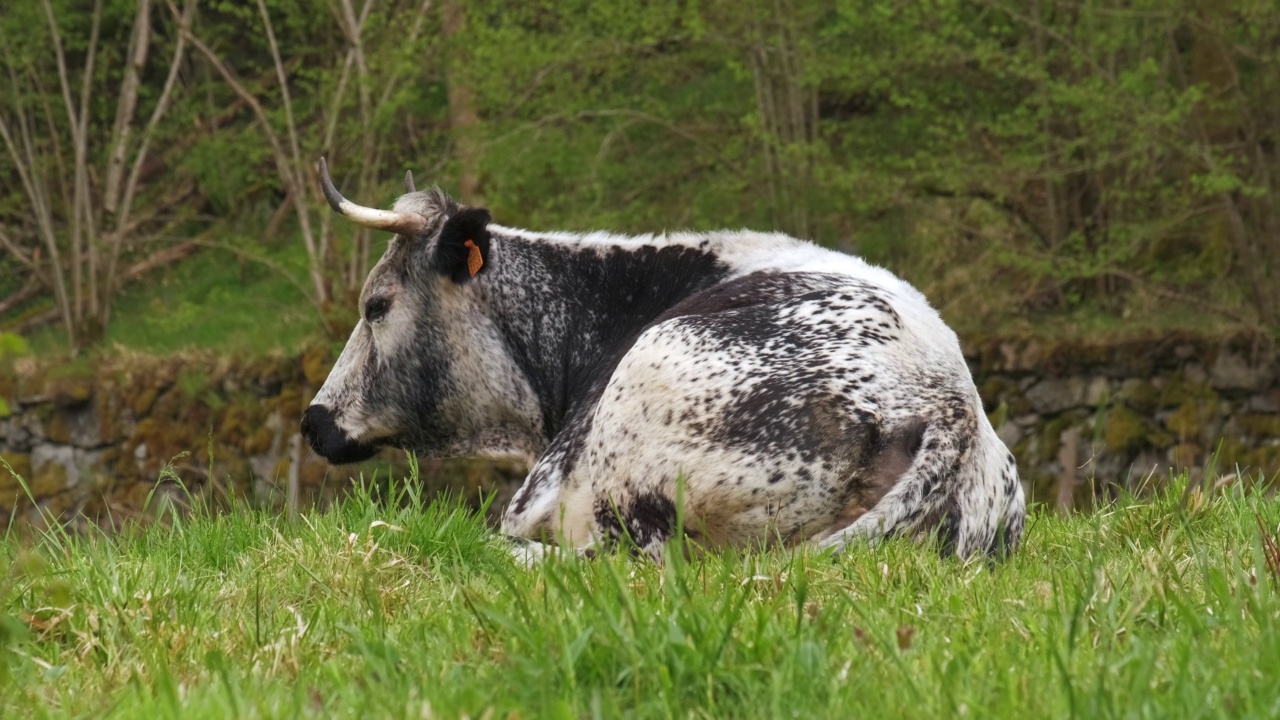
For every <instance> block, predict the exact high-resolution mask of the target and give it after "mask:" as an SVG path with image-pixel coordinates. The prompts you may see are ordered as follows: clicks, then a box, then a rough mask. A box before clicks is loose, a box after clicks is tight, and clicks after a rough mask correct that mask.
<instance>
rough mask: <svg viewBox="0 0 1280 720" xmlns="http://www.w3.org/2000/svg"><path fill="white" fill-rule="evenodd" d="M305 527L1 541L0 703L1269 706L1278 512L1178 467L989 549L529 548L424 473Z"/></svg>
mask: <svg viewBox="0 0 1280 720" xmlns="http://www.w3.org/2000/svg"><path fill="white" fill-rule="evenodd" d="M401 491H402V494H401V495H399V496H398V497H392V498H389V499H385V500H382V501H379V500H375V499H374V498H373V497H372V496H371V495H370V493H369V491H368V490H367V489H362V490H357V491H356V492H354V493H353V495H352V496H351V497H349V498H348V499H346V500H345V501H343V502H342V503H340V504H338V505H336V506H334V507H332V508H331V509H330V510H328V511H325V512H315V511H310V512H307V513H305V514H304V515H303V516H301V517H298V518H294V519H289V518H285V517H276V516H271V515H269V514H265V513H260V512H256V511H252V510H248V509H234V510H231V511H229V512H209V511H203V510H200V509H198V508H197V510H196V511H195V512H194V514H192V515H174V516H172V517H171V519H170V523H169V524H168V525H167V526H162V525H154V526H152V527H150V528H148V529H135V530H132V531H128V532H125V533H123V534H121V535H118V536H115V537H109V538H108V537H96V536H90V537H74V536H67V535H65V534H62V533H58V532H56V531H55V532H51V533H49V534H48V535H45V536H43V537H42V538H41V539H38V540H37V541H36V542H35V543H34V544H33V545H28V544H26V543H24V542H23V541H21V540H19V539H18V538H16V537H9V538H6V539H5V540H4V541H3V543H2V544H0V567H3V566H5V565H8V566H9V567H12V568H18V569H16V570H10V571H8V572H5V573H3V574H0V577H7V578H9V581H8V582H9V583H10V585H0V587H4V588H8V589H7V590H6V591H5V592H0V617H3V618H5V623H6V624H5V625H4V626H3V628H4V629H3V632H5V633H7V634H6V635H5V636H4V640H5V643H0V645H2V646H3V647H5V648H8V649H7V650H0V653H3V658H4V662H5V663H7V668H8V672H9V673H10V679H9V681H8V683H7V684H6V686H5V689H4V692H2V693H0V712H4V713H5V714H12V713H18V714H23V715H29V714H33V715H36V716H75V715H81V714H85V713H91V712H100V711H102V710H103V708H109V710H108V711H107V714H109V715H112V716H118V717H154V716H157V715H166V716H182V717H203V716H210V717H226V716H237V717H239V716H248V715H265V716H281V715H318V716H326V717H332V716H342V717H348V716H349V717H370V716H395V717H401V716H413V717H422V716H426V717H461V716H463V715H467V716H470V717H482V716H485V715H486V714H492V715H493V716H494V717H508V716H511V714H513V713H514V714H518V715H519V716H522V717H548V716H555V717H562V716H563V717H583V716H597V717H620V716H624V715H625V716H632V717H670V716H687V715H690V714H692V715H694V716H698V717H735V718H738V717H780V716H799V717H852V716H859V717H861V716H874V717H920V716H929V717H933V716H954V715H964V714H966V713H967V714H975V713H976V714H980V715H982V716H983V717H1028V716H1035V717H1061V716H1066V715H1081V716H1089V717H1100V716H1112V715H1124V716H1141V717H1189V716H1195V717H1199V716H1205V715H1217V714H1220V713H1225V714H1228V715H1232V716H1249V717H1267V716H1271V715H1274V714H1275V713H1276V711H1277V710H1280V707H1277V705H1276V702H1277V698H1276V695H1275V692H1274V681H1273V679H1272V677H1271V674H1270V673H1268V672H1266V669H1267V668H1271V667H1275V666H1276V663H1277V662H1280V595H1278V594H1277V592H1278V591H1280V578H1277V576H1276V575H1275V574H1274V573H1275V572H1276V570H1275V569H1274V568H1272V567H1271V566H1270V565H1268V556H1267V552H1268V550H1267V547H1268V546H1267V545H1266V543H1265V542H1264V541H1263V539H1262V536H1261V535H1260V533H1262V532H1267V533H1269V534H1270V535H1274V534H1275V528H1276V526H1277V524H1278V523H1280V515H1278V514H1277V508H1276V506H1275V503H1274V502H1273V499H1272V498H1271V497H1270V496H1267V495H1261V494H1245V493H1244V492H1242V491H1240V490H1239V489H1238V488H1233V489H1229V490H1227V491H1226V492H1225V493H1224V494H1221V495H1219V496H1218V497H1215V498H1214V499H1212V500H1210V499H1207V498H1206V497H1205V495H1204V494H1203V493H1201V491H1200V490H1199V489H1190V491H1188V488H1187V487H1186V483H1185V481H1177V482H1174V483H1172V485H1171V487H1170V488H1169V489H1167V490H1166V491H1163V492H1161V493H1159V494H1157V495H1155V496H1153V497H1148V498H1144V499H1136V498H1123V499H1121V500H1120V501H1118V502H1117V503H1116V504H1114V505H1113V506H1112V507H1109V508H1108V509H1107V510H1106V511H1105V512H1100V513H1097V514H1091V515H1072V516H1068V517H1063V516H1059V515H1056V514H1053V513H1049V512H1045V511H1044V510H1038V511H1036V512H1035V513H1034V514H1033V516H1032V522H1031V524H1030V530H1029V533H1028V536H1027V542H1026V545H1025V547H1024V548H1022V549H1021V550H1020V551H1019V553H1018V554H1017V555H1015V556H1014V557H1013V558H1011V559H1010V560H1008V561H1007V562H1004V563H1002V564H999V565H994V566H993V565H987V564H983V563H978V564H971V565H965V564H962V563H960V562H957V561H955V560H940V559H939V558H938V557H937V556H936V554H935V553H934V552H933V551H932V550H931V549H929V548H927V547H921V546H918V545H915V544H913V543H910V542H906V541H895V542H891V543H888V544H885V545H882V546H880V547H877V548H860V549H858V548H855V549H853V550H851V551H850V552H848V553H846V554H844V555H841V556H837V557H829V556H824V555H819V554H814V553H811V552H805V551H794V550H793V551H788V550H773V551H769V552H766V553H762V554H737V553H725V554H722V555H715V556H709V557H705V558H701V559H696V560H685V559H683V558H682V557H681V556H680V555H679V554H672V555H671V557H670V558H669V560H668V562H667V563H666V564H665V565H664V566H656V565H654V564H652V563H650V562H648V561H640V560H637V559H634V558H630V557H628V556H627V555H626V554H621V555H605V556H602V557H600V558H597V559H594V560H590V561H580V560H576V559H571V558H552V559H551V560H548V561H547V562H545V563H544V564H543V565H541V566H539V567H536V568H533V569H525V568H523V567H519V566H517V565H515V564H514V563H513V562H512V561H511V560H510V559H509V558H508V557H507V555H506V551H505V549H504V547H503V545H502V544H501V543H500V542H498V541H496V540H495V539H493V538H492V536H491V535H490V533H489V531H488V530H487V529H486V528H485V527H484V524H483V521H482V520H481V518H480V517H479V516H477V515H475V514H473V513H472V512H471V511H467V510H465V509H462V508H460V507H459V506H457V505H455V504H454V503H453V502H451V501H448V500H445V501H442V502H436V503H434V504H431V505H424V504H423V503H422V502H421V501H420V500H417V499H416V498H419V497H420V495H419V494H418V493H417V492H416V490H415V489H414V488H413V487H412V481H410V483H409V485H407V486H404V487H402V488H401Z"/></svg>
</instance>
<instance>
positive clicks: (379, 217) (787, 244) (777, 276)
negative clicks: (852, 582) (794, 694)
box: [302, 159, 1025, 558]
mask: <svg viewBox="0 0 1280 720" xmlns="http://www.w3.org/2000/svg"><path fill="white" fill-rule="evenodd" d="M320 179H321V182H322V185H323V187H324V192H325V196H326V197H327V198H328V200H329V203H330V205H332V206H333V208H334V209H335V210H336V211H337V212H339V213H341V214H342V215H343V216H345V217H346V218H348V219H349V220H351V221H353V222H355V223H358V224H360V225H363V226H365V227H370V228H376V229H380V230H386V231H390V232H393V233H395V234H396V237H395V238H394V239H393V240H392V241H391V243H390V245H389V246H388V248H387V251H386V254H384V255H383V257H382V259H381V260H380V261H379V262H378V264H377V265H376V266H375V267H374V268H373V270H372V272H370V273H369V278H368V280H367V281H366V282H365V286H364V291H363V292H362V293H361V297H360V305H361V314H362V318H361V320H360V322H359V323H357V324H356V328H355V330H354V332H352V334H351V339H350V340H348V342H347V346H346V348H345V349H344V350H343V351H342V355H341V356H340V357H339V358H338V361H337V363H336V365H335V366H334V368H333V371H332V372H331V373H330V375H329V378H328V379H327V380H326V381H325V383H324V387H322V388H321V389H320V392H319V393H318V394H317V395H316V397H315V400H314V402H313V404H312V405H311V407H309V408H308V409H307V411H306V414H305V415H304V416H303V420H302V432H303V435H304V436H305V437H306V439H307V440H308V442H309V443H310V445H311V447H312V448H314V449H315V451H316V452H317V453H318V454H320V455H322V456H324V457H325V458H327V459H328V460H329V461H331V462H334V463H348V462H354V461H359V460H363V459H366V458H369V457H370V456H372V455H373V454H374V452H375V450H376V449H377V448H379V447H382V446H395V447H399V448H403V449H406V450H410V451H413V452H416V453H419V454H422V455H426V456H435V457H441V456H457V455H508V456H509V455H510V454H512V453H516V454H519V455H522V456H524V457H526V458H528V459H529V461H530V463H531V468H532V469H531V471H530V472H529V475H528V478H527V479H526V480H525V482H524V484H523V485H522V486H521V487H520V489H519V491H518V492H517V493H516V495H515V497H514V498H513V499H512V501H511V504H510V505H509V506H508V507H507V509H506V514H505V516H504V517H503V520H502V530H503V531H504V532H505V533H507V534H508V535H510V536H513V537H516V538H528V539H531V540H535V541H542V542H555V543H559V544H562V545H569V546H573V547H576V548H587V547H591V546H600V545H606V546H607V545H611V544H613V543H614V542H616V541H618V540H619V539H621V538H626V539H627V540H628V541H630V542H632V543H634V546H635V547H638V548H639V549H641V550H643V551H645V552H646V553H649V554H650V555H652V556H654V557H655V558H657V557H660V556H661V552H662V549H663V547H664V545H665V543H666V541H667V540H668V538H670V537H671V536H672V534H673V533H675V532H677V531H680V530H682V531H683V532H684V533H685V535H686V537H688V538H690V539H692V540H693V541H694V542H695V543H697V544H699V545H701V546H703V547H707V548H716V547H726V546H739V547H741V546H748V545H755V544H765V543H772V542H775V541H776V542H781V543H784V544H788V545H795V544H802V543H804V544H811V545H816V546H819V547H831V548H837V549H839V548H843V547H845V546H846V545H847V544H849V543H851V542H854V541H856V540H859V539H863V540H870V541H875V540H876V539H879V538H882V537H885V536H888V535H891V534H901V533H908V534H913V535H916V536H923V535H929V534H933V533H934V532H935V531H936V534H937V536H938V537H940V539H941V541H942V542H943V548H944V552H946V551H954V552H956V553H958V554H959V555H960V556H962V557H966V558H968V557H972V556H974V555H977V554H988V555H995V554H999V553H1001V552H1002V551H1005V550H1009V549H1012V548H1014V547H1016V545H1017V543H1018V541H1019V539H1020V538H1021V535H1022V528H1023V518H1024V516H1025V503H1024V499H1023V492H1022V486H1021V484H1020V483H1019V481H1018V475H1017V469H1016V466H1015V464H1014V459H1013V456H1012V455H1011V454H1010V453H1009V451H1008V449H1007V448H1006V447H1005V445H1004V443H1003V442H1001V440H1000V438H999V437H997V436H996V433H995V431H994V430H992V427H991V424H990V423H989V422H988V421H987V417H986V415H985V414H984V413H983V410H982V403H981V401H980V400H979V398H978V393H977V391H976V389H975V388H974V384H973V380H972V378H971V377H970V374H969V370H968V367H967V366H966V365H965V361H964V358H963V357H962V355H961V352H960V346H959V343H958V342H957V339H956V336H955V334H954V333H953V332H952V331H951V330H950V329H949V328H948V327H947V326H946V325H945V324H943V322H942V320H941V319H940V318H939V317H938V314H937V313H936V312H935V311H934V310H933V309H932V308H931V307H930V306H929V304H928V302H927V301H926V300H925V298H924V297H923V296H922V295H921V294H920V293H919V292H918V291H917V290H915V289H914V288H913V287H911V286H910V285H908V284H907V283H905V282H903V281H902V280H900V279H898V278H897V277H895V276H894V275H893V274H891V273H890V272H888V271H887V270H884V269H881V268H878V267H874V266H872V265H868V264H867V263H865V262H863V261H862V260H860V259H858V258H856V257H851V256H849V255H844V254H841V253H838V252H833V251H831V250H826V249H823V248H820V247H818V246H816V245H813V244H811V243H808V242H804V241H801V240H796V239H794V238H790V237H787V236H785V235H780V234H776V233H759V232H748V231H721V232H711V233H673V234H664V235H642V236H638V237H623V236H618V235H612V234H609V233H604V232H594V233H586V234H577V233H564V232H551V233H544V232H533V231H529V230H518V229H514V228H507V227H502V226H499V225H495V224H493V223H491V222H490V217H489V213H488V212H487V211H486V210H481V209H476V208H467V207H464V206H462V205H460V204H458V203H456V202H454V201H453V200H452V199H450V198H449V197H448V196H447V195H445V194H444V193H443V192H441V191H439V190H429V191H426V192H416V191H415V190H414V188H413V182H412V176H409V177H408V178H407V185H408V190H409V191H408V193H407V194H406V195H404V196H402V197H401V198H400V199H399V200H398V201H397V202H396V203H395V207H394V209H393V210H391V211H386V210H378V209H373V208H367V207H362V206H360V205H356V204H354V203H352V202H350V201H348V200H346V199H345V198H343V197H342V195H340V194H339V193H338V191H337V190H336V189H335V188H334V186H333V183H332V181H331V180H330V178H329V174H328V170H327V169H326V168H325V165H324V161H323V159H322V160H321V161H320ZM677 503H679V504H681V506H682V507H679V508H678V507H677ZM677 518H679V519H680V521H681V522H682V523H683V527H680V528H678V527H677V526H676V525H677ZM536 547H537V548H539V549H541V548H542V547H543V546H542V545H537V546H536Z"/></svg>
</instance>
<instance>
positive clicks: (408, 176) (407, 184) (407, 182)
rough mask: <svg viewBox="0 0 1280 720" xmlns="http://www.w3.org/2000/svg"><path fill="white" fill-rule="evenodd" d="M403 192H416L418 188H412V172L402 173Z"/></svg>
mask: <svg viewBox="0 0 1280 720" xmlns="http://www.w3.org/2000/svg"><path fill="white" fill-rule="evenodd" d="M404 191H405V192H418V188H416V187H414V186H413V171H412V170H405V171H404Z"/></svg>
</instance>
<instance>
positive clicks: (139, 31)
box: [103, 0, 181, 215]
mask: <svg viewBox="0 0 1280 720" xmlns="http://www.w3.org/2000/svg"><path fill="white" fill-rule="evenodd" d="M179 42H181V40H179ZM150 49H151V0H138V12H137V14H136V15H135V16H134V20H133V35H132V36H131V37H130V40H129V53H128V55H126V57H125V67H124V80H123V81H121V84H120V101H119V102H118V103H117V104H116V119H115V124H114V126H113V127H112V130H111V152H110V155H109V159H108V160H107V182H106V191H105V194H104V195H105V196H104V198H103V209H104V210H106V211H107V214H109V215H115V214H116V213H117V212H118V211H119V209H120V194H121V188H120V183H122V182H123V181H124V164H125V155H126V154H127V153H128V150H129V135H130V134H131V133H132V131H133V116H134V113H136V112H137V109H138V86H139V85H141V84H142V81H141V75H142V69H143V68H144V67H145V66H146V64H147V52H148V51H149V50H150Z"/></svg>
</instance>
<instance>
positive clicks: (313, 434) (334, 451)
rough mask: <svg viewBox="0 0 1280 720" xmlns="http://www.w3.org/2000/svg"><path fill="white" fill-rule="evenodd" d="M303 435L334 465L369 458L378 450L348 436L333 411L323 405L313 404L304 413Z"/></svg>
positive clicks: (312, 446)
mask: <svg viewBox="0 0 1280 720" xmlns="http://www.w3.org/2000/svg"><path fill="white" fill-rule="evenodd" d="M302 437H303V438H305V439H306V441H307V444H309V445H310V446H311V449H312V450H315V451H316V454H317V455H319V456H320V457H322V458H324V459H325V460H328V461H329V462H331V463H333V464H334V465H345V464H346V463H355V462H360V461H361V460H368V459H369V458H371V457H373V456H374V455H375V454H376V453H377V452H378V449H377V448H376V447H374V446H373V445H365V444H364V443H360V442H356V441H355V440H352V439H351V438H350V437H348V436H347V434H346V433H345V432H343V431H342V428H340V427H338V424H337V423H336V422H334V419H333V413H332V412H330V410H329V408H327V407H325V406H323V405H312V406H311V407H309V408H307V411H306V412H305V413H303V414H302Z"/></svg>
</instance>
